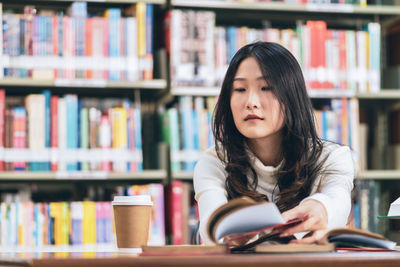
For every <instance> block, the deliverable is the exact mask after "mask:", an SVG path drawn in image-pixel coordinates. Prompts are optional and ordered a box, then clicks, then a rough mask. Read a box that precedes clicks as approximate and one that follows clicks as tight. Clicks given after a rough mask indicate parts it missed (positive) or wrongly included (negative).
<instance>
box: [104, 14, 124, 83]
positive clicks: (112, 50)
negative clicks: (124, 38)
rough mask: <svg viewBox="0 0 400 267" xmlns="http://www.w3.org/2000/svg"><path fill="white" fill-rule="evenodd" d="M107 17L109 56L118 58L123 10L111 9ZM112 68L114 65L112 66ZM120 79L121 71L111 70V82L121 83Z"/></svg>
mask: <svg viewBox="0 0 400 267" xmlns="http://www.w3.org/2000/svg"><path fill="white" fill-rule="evenodd" d="M106 17H107V18H108V20H109V36H108V41H109V45H108V54H109V57H110V58H118V57H119V56H120V55H121V53H120V47H121V45H120V44H121V10H120V9H119V8H109V9H107V11H106ZM112 67H113V64H111V68H112ZM120 79H121V75H120V71H118V70H110V72H109V80H110V81H119V80H120Z"/></svg>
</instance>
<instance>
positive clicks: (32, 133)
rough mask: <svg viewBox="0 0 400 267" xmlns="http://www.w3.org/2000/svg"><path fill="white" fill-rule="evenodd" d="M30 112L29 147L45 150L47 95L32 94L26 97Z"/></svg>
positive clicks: (27, 107)
mask: <svg viewBox="0 0 400 267" xmlns="http://www.w3.org/2000/svg"><path fill="white" fill-rule="evenodd" d="M26 109H27V112H28V133H29V137H28V139H29V148H30V149H31V150H38V151H40V150H44V148H45V96H44V95H42V94H31V95H28V96H27V97H26Z"/></svg>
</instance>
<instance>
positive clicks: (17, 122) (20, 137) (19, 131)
mask: <svg viewBox="0 0 400 267" xmlns="http://www.w3.org/2000/svg"><path fill="white" fill-rule="evenodd" d="M13 126H14V131H13V135H14V138H13V139H14V140H13V147H14V148H16V149H24V148H25V144H26V110H25V107H14V124H13ZM25 170H26V165H25V162H24V161H19V162H14V171H25Z"/></svg>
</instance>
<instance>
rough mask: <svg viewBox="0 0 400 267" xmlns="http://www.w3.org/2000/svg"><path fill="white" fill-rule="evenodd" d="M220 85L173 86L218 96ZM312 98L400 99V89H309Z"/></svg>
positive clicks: (180, 91) (175, 92)
mask: <svg viewBox="0 0 400 267" xmlns="http://www.w3.org/2000/svg"><path fill="white" fill-rule="evenodd" d="M219 92H220V88H219V87H207V86H177V87H172V88H171V94H172V95H176V96H179V95H194V96H217V95H218V94H219ZM308 95H309V96H310V98H314V99H317V98H342V97H346V98H351V97H355V98H358V99H400V89H382V90H381V91H380V92H379V93H355V92H353V91H350V90H333V89H320V90H308Z"/></svg>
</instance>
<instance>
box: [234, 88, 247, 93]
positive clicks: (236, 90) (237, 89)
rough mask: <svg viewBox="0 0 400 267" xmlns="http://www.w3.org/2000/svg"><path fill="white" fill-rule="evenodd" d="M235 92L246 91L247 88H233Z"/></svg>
mask: <svg viewBox="0 0 400 267" xmlns="http://www.w3.org/2000/svg"><path fill="white" fill-rule="evenodd" d="M233 90H234V91H235V92H244V91H246V89H244V88H235V89H233Z"/></svg>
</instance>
